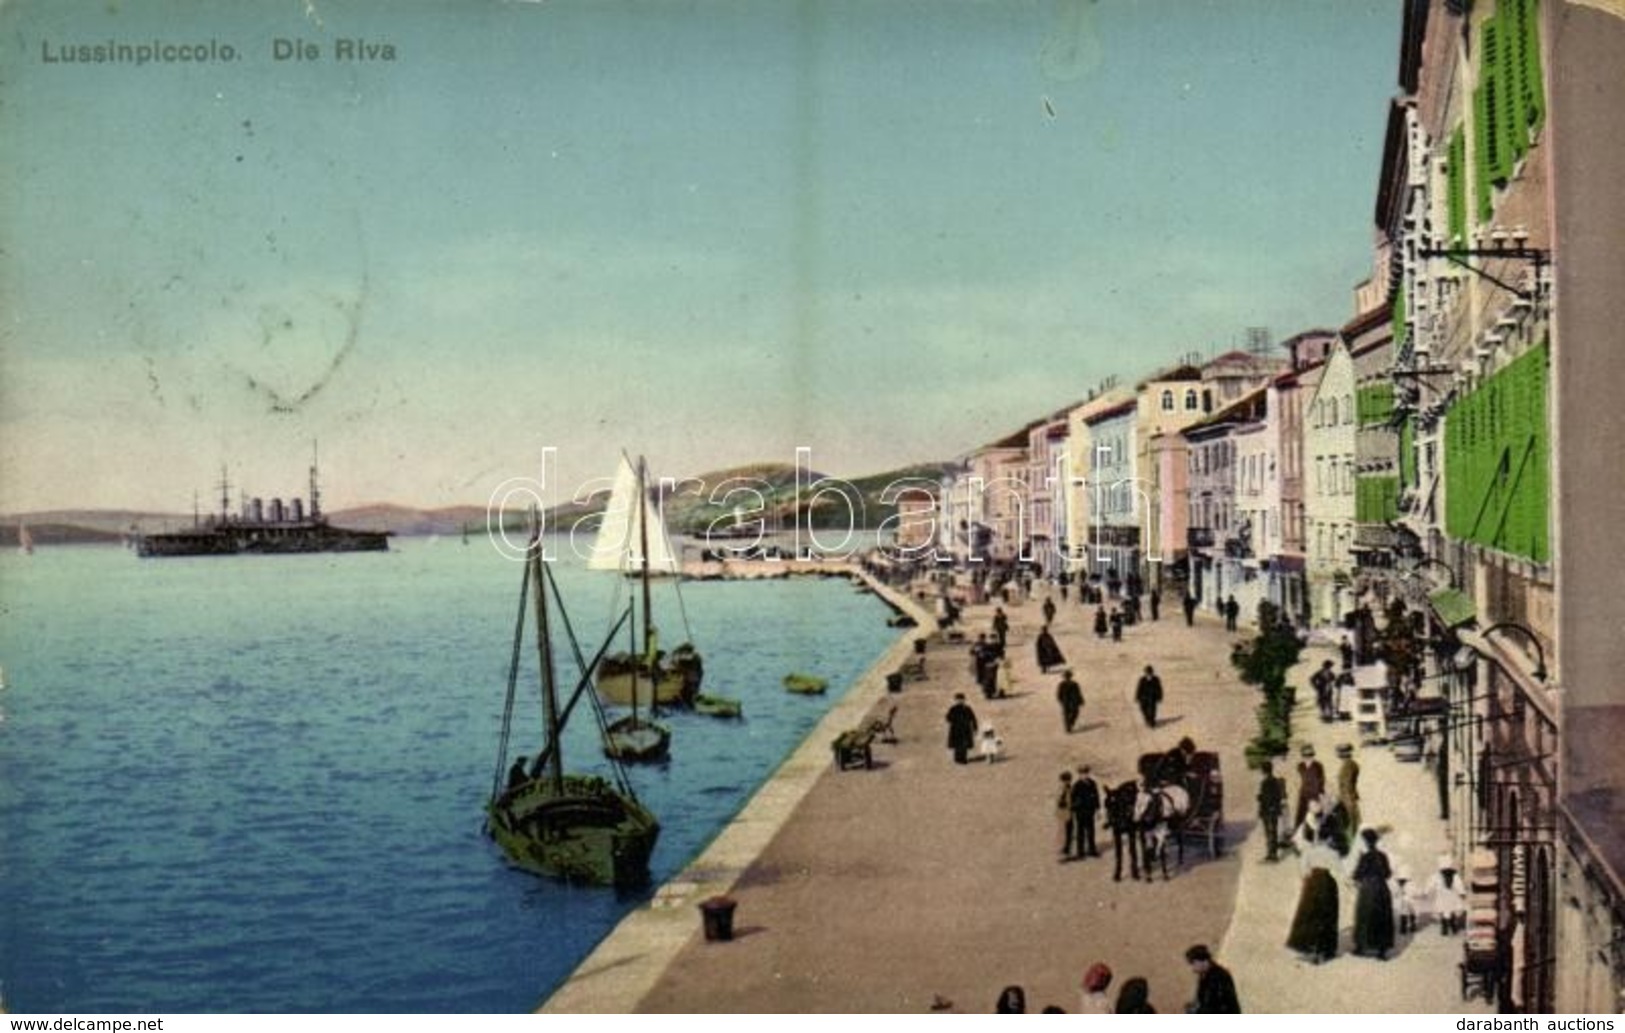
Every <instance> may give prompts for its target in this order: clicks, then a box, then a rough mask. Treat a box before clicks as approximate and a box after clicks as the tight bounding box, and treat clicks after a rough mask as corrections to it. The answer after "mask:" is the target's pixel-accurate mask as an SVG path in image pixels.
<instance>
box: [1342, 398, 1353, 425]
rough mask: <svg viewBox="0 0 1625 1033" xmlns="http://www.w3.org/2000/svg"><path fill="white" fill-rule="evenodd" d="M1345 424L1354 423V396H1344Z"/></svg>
mask: <svg viewBox="0 0 1625 1033" xmlns="http://www.w3.org/2000/svg"><path fill="white" fill-rule="evenodd" d="M1343 422H1344V423H1353V422H1354V396H1353V395H1344V396H1343Z"/></svg>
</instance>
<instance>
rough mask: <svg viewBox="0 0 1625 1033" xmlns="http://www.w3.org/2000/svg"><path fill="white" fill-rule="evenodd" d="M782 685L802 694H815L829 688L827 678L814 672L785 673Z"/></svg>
mask: <svg viewBox="0 0 1625 1033" xmlns="http://www.w3.org/2000/svg"><path fill="white" fill-rule="evenodd" d="M784 687H785V688H786V689H787V690H789V691H790V692H795V693H800V694H801V695H803V696H817V695H820V694H822V693H823V692H824V690H825V689H827V688H829V679H827V678H820V677H818V676H817V675H816V674H787V675H785V676H784Z"/></svg>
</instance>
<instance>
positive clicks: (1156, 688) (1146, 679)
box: [1134, 664, 1162, 728]
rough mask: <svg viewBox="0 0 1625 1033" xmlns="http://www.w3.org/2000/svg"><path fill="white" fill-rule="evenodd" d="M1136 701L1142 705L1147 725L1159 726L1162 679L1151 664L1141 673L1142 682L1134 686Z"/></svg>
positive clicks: (1151, 726) (1149, 726) (1142, 712)
mask: <svg viewBox="0 0 1625 1033" xmlns="http://www.w3.org/2000/svg"><path fill="white" fill-rule="evenodd" d="M1134 702H1136V703H1138V704H1139V705H1140V715H1141V716H1142V717H1144V718H1145V726H1146V727H1147V728H1155V727H1157V704H1159V703H1161V702H1162V679H1161V678H1158V677H1157V672H1156V671H1154V670H1152V669H1151V665H1150V664H1146V665H1145V673H1144V674H1142V675H1140V683H1139V684H1138V685H1136V686H1135V687H1134Z"/></svg>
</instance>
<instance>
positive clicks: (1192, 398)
mask: <svg viewBox="0 0 1625 1033" xmlns="http://www.w3.org/2000/svg"><path fill="white" fill-rule="evenodd" d="M1195 410H1196V391H1195V389H1194V388H1191V389H1187V390H1186V391H1185V411H1186V412H1194V411H1195Z"/></svg>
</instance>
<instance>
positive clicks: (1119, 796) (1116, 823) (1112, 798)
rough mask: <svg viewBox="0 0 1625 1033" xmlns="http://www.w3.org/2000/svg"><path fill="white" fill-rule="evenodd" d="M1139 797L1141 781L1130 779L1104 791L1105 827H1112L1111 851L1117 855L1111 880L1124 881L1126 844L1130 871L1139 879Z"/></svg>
mask: <svg viewBox="0 0 1625 1033" xmlns="http://www.w3.org/2000/svg"><path fill="white" fill-rule="evenodd" d="M1139 796H1140V784H1139V783H1138V782H1136V781H1134V780H1132V779H1130V780H1129V781H1127V782H1124V783H1123V784H1122V785H1119V786H1115V787H1113V788H1110V789H1107V790H1106V827H1107V828H1109V829H1111V830H1112V853H1113V855H1115V857H1116V858H1117V868H1116V870H1115V871H1113V872H1112V881H1113V882H1122V881H1123V847H1124V846H1127V847H1128V858H1129V872H1130V874H1131V876H1132V877H1133V878H1134V879H1135V880H1136V881H1138V880H1139V878H1140V825H1139V822H1138V821H1137V820H1136V818H1135V810H1136V805H1137V803H1138V801H1139ZM1149 874H1150V871H1149V868H1148V869H1147V875H1149Z"/></svg>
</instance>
